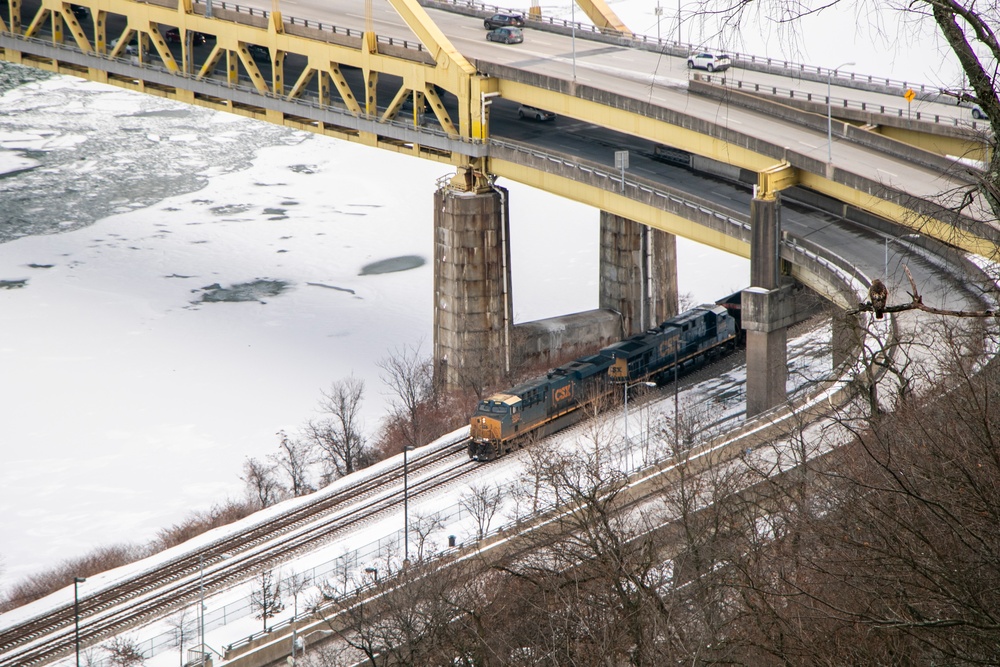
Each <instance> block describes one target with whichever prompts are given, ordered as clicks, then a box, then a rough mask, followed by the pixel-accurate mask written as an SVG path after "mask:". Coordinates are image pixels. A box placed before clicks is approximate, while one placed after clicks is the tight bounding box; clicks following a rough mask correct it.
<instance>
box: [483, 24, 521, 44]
mask: <svg viewBox="0 0 1000 667" xmlns="http://www.w3.org/2000/svg"><path fill="white" fill-rule="evenodd" d="M486 39H487V40H489V41H491V42H503V43H504V44H520V43H521V42H523V41H524V33H523V32H521V29H520V28H515V27H513V26H505V27H503V28H495V29H493V30H490V31H489V32H488V33H486Z"/></svg>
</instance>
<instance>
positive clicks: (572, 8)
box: [569, 0, 576, 81]
mask: <svg viewBox="0 0 1000 667" xmlns="http://www.w3.org/2000/svg"><path fill="white" fill-rule="evenodd" d="M569 10H570V30H571V31H572V36H571V37H570V41H571V42H572V43H573V81H576V0H572V1H571V3H570V6H569Z"/></svg>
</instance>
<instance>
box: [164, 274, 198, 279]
mask: <svg viewBox="0 0 1000 667" xmlns="http://www.w3.org/2000/svg"><path fill="white" fill-rule="evenodd" d="M163 277H164V278H182V279H184V280H187V279H188V278H194V276H185V275H183V274H181V273H171V274H170V275H169V276H163Z"/></svg>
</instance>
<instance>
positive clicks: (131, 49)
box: [109, 33, 139, 56]
mask: <svg viewBox="0 0 1000 667" xmlns="http://www.w3.org/2000/svg"><path fill="white" fill-rule="evenodd" d="M118 42H119V40H118V39H113V40H111V44H109V46H110V47H111V50H112V51H114V50H115V49H116V48H117V47H118ZM138 53H139V36H138V35H136V34H135V33H132V36H131V37H130V38H129V40H128V43H127V44H126V45H125V54H126V55H129V56H134V55H137V54H138Z"/></svg>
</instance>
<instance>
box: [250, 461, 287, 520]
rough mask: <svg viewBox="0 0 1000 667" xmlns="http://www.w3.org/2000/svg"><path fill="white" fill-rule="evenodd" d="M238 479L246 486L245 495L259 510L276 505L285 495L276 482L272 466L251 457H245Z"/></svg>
mask: <svg viewBox="0 0 1000 667" xmlns="http://www.w3.org/2000/svg"><path fill="white" fill-rule="evenodd" d="M240 479H241V480H243V483H244V485H245V486H246V492H247V495H248V496H249V497H250V499H251V500H252V501H253V502H255V503H257V505H258V506H259V507H260V508H261V509H263V508H265V507H270V506H271V505H274V504H276V503H278V502H279V501H281V500H282V499H283V498H284V497H285V494H286V493H287V491H286V489H285V487H283V486H282V485H281V482H279V481H278V476H277V474H276V472H275V469H274V466H273V465H268V464H267V463H265V462H264V461H261V460H259V459H255V458H253V457H247V460H246V461H245V462H244V463H243V474H242V475H240Z"/></svg>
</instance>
